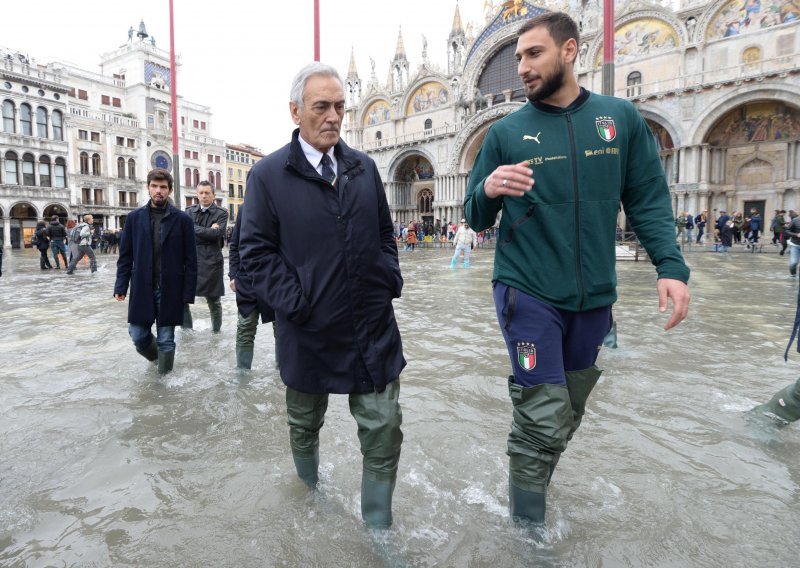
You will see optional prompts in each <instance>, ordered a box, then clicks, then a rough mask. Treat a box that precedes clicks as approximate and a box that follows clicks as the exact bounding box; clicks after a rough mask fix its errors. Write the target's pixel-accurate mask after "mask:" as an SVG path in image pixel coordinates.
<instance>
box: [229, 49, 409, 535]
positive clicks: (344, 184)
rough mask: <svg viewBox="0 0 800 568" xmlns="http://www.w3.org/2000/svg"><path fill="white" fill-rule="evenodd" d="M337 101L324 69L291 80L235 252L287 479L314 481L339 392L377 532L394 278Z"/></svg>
mask: <svg viewBox="0 0 800 568" xmlns="http://www.w3.org/2000/svg"><path fill="white" fill-rule="evenodd" d="M344 104H345V100H344V92H343V89H342V81H341V79H340V77H339V75H338V73H337V72H336V70H335V69H334V68H332V67H329V66H327V65H323V64H321V63H312V64H310V65H308V66H306V67H305V68H303V69H302V70H301V71H300V73H299V74H298V75H297V77H295V79H294V82H293V84H292V89H291V101H290V103H289V108H290V111H291V114H292V119H293V120H294V122H295V124H297V125H298V126H299V129H298V130H296V131H295V132H294V134H293V135H292V140H291V142H290V143H289V144H287V145H286V146H284V147H283V148H281V149H280V150H277V151H276V152H273V153H272V154H270V155H269V156H267V157H266V158H263V159H262V160H261V161H260V162H258V164H256V165H255V166H254V167H253V169H252V170H251V171H250V174H249V175H248V178H247V194H246V197H245V203H244V207H243V213H242V220H241V223H242V226H241V235H240V239H239V252H240V254H241V263H242V267H243V268H244V270H245V271H246V272H247V274H250V275H251V276H252V278H253V282H254V284H255V292H256V295H257V299H258V301H259V303H260V304H261V305H262V306H268V307H271V308H272V309H274V310H275V314H276V318H277V334H278V337H277V350H278V356H279V358H280V371H281V378H282V379H283V382H284V383H285V384H286V386H287V389H286V406H287V412H288V417H289V439H290V444H291V448H292V455H293V457H294V461H295V467H296V469H297V473H298V475H299V476H300V478H301V479H302V480H303V481H304V482H305V483H306V484H307V485H309V486H311V487H314V486H315V485H316V483H317V480H318V477H317V470H318V466H319V431H320V428H322V424H323V420H324V416H325V410H326V408H327V403H328V394H329V393H340V394H348V395H349V399H350V412H351V414H352V415H353V417H354V418H355V419H356V422H357V423H358V436H359V439H360V442H361V453H362V454H363V457H364V459H363V475H362V483H361V514H362V517H363V519H364V521H365V522H366V523H367V526H369V527H373V528H388V527H389V526H390V525H391V523H392V512H391V504H392V494H393V491H394V485H395V479H396V477H397V466H398V463H399V460H400V446H401V443H402V439H403V436H402V432H401V430H400V424H401V422H402V413H401V411H400V405H399V402H398V398H399V390H400V387H399V375H400V371H401V370H402V369H403V367H404V366H405V359H404V358H403V350H402V345H401V342H400V332H399V330H398V328H397V322H396V321H395V317H394V311H393V309H392V300H393V299H394V298H398V297H399V296H400V291H401V289H402V286H403V279H402V277H401V275H400V266H399V263H398V260H397V246H396V245H395V241H394V238H393V237H392V219H391V217H390V215H389V206H388V204H387V202H386V195H385V193H384V189H383V182H382V181H381V178H380V175H379V174H378V169H377V168H376V166H375V163H374V162H373V161H372V160H371V159H370V158H369V157H368V156H367V155H366V154H363V153H362V152H358V151H355V150H353V149H351V148H349V147H348V146H347V145H346V144H345V143H344V142H343V141H341V140H340V139H339V131H340V128H341V121H342V116H343V114H344ZM337 174H338V175H337Z"/></svg>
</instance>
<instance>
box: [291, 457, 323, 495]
mask: <svg viewBox="0 0 800 568" xmlns="http://www.w3.org/2000/svg"><path fill="white" fill-rule="evenodd" d="M292 458H293V459H294V467H295V469H296V470H297V477H299V478H300V479H302V480H303V483H305V484H306V485H307V486H308V488H309V489H316V488H317V483H319V450H316V451H315V452H314V455H312V456H297V455H295V454H292Z"/></svg>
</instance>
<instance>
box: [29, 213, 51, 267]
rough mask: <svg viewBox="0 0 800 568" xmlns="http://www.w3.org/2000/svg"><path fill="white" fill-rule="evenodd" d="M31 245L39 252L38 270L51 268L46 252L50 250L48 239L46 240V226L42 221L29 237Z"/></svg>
mask: <svg viewBox="0 0 800 568" xmlns="http://www.w3.org/2000/svg"><path fill="white" fill-rule="evenodd" d="M31 244H32V245H33V246H35V247H36V248H37V249H38V250H39V268H41V269H42V270H47V269H48V268H53V265H52V264H50V259H49V258H48V257H47V250H48V249H49V248H50V239H48V238H47V226H46V225H45V224H44V221H39V222H38V223H37V224H36V231H35V232H34V233H33V237H31Z"/></svg>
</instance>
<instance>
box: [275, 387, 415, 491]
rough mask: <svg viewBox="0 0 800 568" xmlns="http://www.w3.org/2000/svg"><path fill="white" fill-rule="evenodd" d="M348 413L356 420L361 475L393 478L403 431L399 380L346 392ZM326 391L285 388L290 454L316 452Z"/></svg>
mask: <svg viewBox="0 0 800 568" xmlns="http://www.w3.org/2000/svg"><path fill="white" fill-rule="evenodd" d="M348 396H349V403H350V414H351V415H352V416H353V418H355V420H356V424H358V439H359V442H360V443H361V454H362V456H363V475H364V477H365V478H368V479H370V480H372V481H385V482H394V480H395V478H396V477H397V466H398V464H399V462H400V446H401V445H402V443H403V432H402V430H401V429H400V426H401V424H402V422H403V413H402V411H401V410H400V404H399V397H400V380H399V379H395V380H394V381H392V382H391V383H389V384H388V385H386V390H384V391H383V392H381V393H376V392H371V393H367V394H350V395H348ZM327 408H328V395H327V394H307V393H302V392H299V391H296V390H294V389H292V388H289V387H287V388H286V411H287V414H288V422H289V444H290V446H291V448H292V455H294V456H295V457H298V458H313V457H314V456H315V455H318V452H319V431H320V430H321V429H322V425H323V424H324V422H325V411H326V410H327Z"/></svg>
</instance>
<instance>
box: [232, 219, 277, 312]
mask: <svg viewBox="0 0 800 568" xmlns="http://www.w3.org/2000/svg"><path fill="white" fill-rule="evenodd" d="M241 220H242V214H241V209H240V210H239V216H238V217H237V218H236V224H235V225H234V226H233V232H232V233H231V238H230V240H229V241H228V278H230V279H231V280H235V281H236V307H237V309H238V310H239V313H240V314H242V317H247V316H249V315H250V314H252V313H253V310H256V309H259V305H258V301H257V300H256V292H255V290H254V286H253V277H252V276H250V275H249V274H247V273H246V272H245V271H244V270H242V264H241V262H240V259H239V228H240V227H241ZM261 321H262V323H267V322H270V321H275V312H274V311H273V310H272V308H270V307H269V306H263V307H261Z"/></svg>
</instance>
